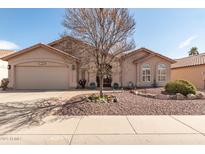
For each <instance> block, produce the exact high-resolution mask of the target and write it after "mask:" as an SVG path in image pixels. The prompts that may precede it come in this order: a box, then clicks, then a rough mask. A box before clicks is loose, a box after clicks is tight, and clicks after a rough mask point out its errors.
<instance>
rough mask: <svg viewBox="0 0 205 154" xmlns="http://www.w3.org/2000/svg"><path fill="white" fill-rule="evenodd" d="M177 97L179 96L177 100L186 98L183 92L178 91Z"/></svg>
mask: <svg viewBox="0 0 205 154" xmlns="http://www.w3.org/2000/svg"><path fill="white" fill-rule="evenodd" d="M176 97H177V100H184V99H185V96H184V95H182V94H181V93H177V94H176Z"/></svg>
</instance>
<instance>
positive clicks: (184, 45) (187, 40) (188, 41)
mask: <svg viewBox="0 0 205 154" xmlns="http://www.w3.org/2000/svg"><path fill="white" fill-rule="evenodd" d="M196 38H197V36H195V35H194V36H190V37H189V38H187V39H186V40H185V41H183V42H181V43H180V45H179V48H184V47H186V46H188V45H189V44H190V43H191V42H192V41H193V40H195V39H196Z"/></svg>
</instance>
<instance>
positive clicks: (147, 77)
mask: <svg viewBox="0 0 205 154" xmlns="http://www.w3.org/2000/svg"><path fill="white" fill-rule="evenodd" d="M142 81H143V82H150V81H151V69H150V65H149V64H144V65H142Z"/></svg>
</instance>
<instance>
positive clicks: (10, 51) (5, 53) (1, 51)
mask: <svg viewBox="0 0 205 154" xmlns="http://www.w3.org/2000/svg"><path fill="white" fill-rule="evenodd" d="M14 52H15V51H12V50H4V49H0V57H3V56H6V55H9V54H12V53H14Z"/></svg>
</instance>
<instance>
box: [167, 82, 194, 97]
mask: <svg viewBox="0 0 205 154" xmlns="http://www.w3.org/2000/svg"><path fill="white" fill-rule="evenodd" d="M165 91H166V92H167V93H169V94H176V93H181V94H183V95H185V96H186V95H188V94H196V87H195V86H194V85H193V84H192V83H190V82H189V81H185V80H176V81H171V82H169V83H167V84H166V86H165Z"/></svg>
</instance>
